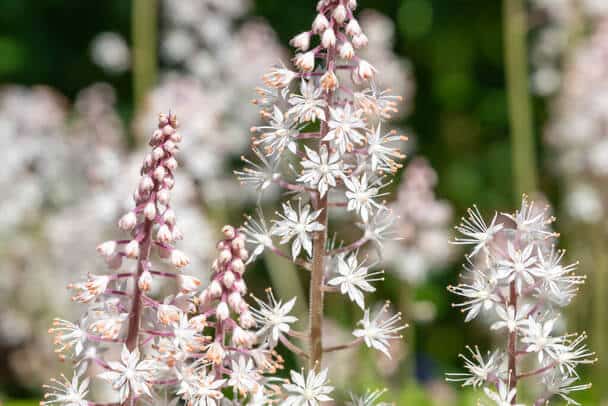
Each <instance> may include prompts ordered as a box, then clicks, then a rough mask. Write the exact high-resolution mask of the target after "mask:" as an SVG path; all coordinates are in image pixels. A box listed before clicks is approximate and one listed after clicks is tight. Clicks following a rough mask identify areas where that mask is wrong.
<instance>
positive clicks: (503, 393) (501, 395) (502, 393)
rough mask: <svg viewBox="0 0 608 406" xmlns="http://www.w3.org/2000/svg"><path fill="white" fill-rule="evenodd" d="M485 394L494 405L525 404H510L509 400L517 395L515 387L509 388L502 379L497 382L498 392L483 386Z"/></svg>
mask: <svg viewBox="0 0 608 406" xmlns="http://www.w3.org/2000/svg"><path fill="white" fill-rule="evenodd" d="M483 391H484V392H485V393H486V396H487V397H488V398H489V399H490V400H492V401H493V402H494V405H495V406H525V405H524V404H523V403H517V404H512V403H511V402H512V401H513V399H514V398H515V396H516V395H517V389H516V388H513V389H511V390H509V387H508V386H507V384H505V383H504V382H503V381H502V380H501V381H499V382H498V392H494V391H493V390H491V389H488V388H483Z"/></svg>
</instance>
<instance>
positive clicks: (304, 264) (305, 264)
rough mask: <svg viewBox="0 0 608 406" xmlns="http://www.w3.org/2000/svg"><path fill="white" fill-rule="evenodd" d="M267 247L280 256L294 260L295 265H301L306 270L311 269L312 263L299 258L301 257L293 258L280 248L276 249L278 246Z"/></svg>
mask: <svg viewBox="0 0 608 406" xmlns="http://www.w3.org/2000/svg"><path fill="white" fill-rule="evenodd" d="M268 249H269V250H270V251H271V252H272V253H274V254H275V255H278V256H280V257H283V258H287V259H289V260H290V261H293V262H294V263H295V264H296V265H298V266H300V267H302V268H304V269H306V270H307V271H311V270H312V264H310V263H309V262H306V261H304V260H303V259H301V258H296V259H293V258H291V257H290V256H289V255H287V254H286V253H284V252H283V251H281V250H280V249H278V248H277V247H275V246H272V247H268Z"/></svg>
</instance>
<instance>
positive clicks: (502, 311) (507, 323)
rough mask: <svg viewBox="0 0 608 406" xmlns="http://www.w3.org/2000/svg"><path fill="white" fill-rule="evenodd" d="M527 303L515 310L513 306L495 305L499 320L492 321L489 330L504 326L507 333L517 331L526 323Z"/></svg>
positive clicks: (528, 308) (528, 307) (528, 309)
mask: <svg viewBox="0 0 608 406" xmlns="http://www.w3.org/2000/svg"><path fill="white" fill-rule="evenodd" d="M529 311H530V306H529V305H524V306H522V307H521V308H520V309H518V310H515V307H513V306H508V307H506V308H505V306H496V314H498V317H499V318H500V320H498V321H496V322H494V323H492V325H491V326H490V330H500V329H503V328H506V329H507V331H508V332H509V333H513V332H516V331H519V330H520V329H521V327H522V326H525V325H527V324H528V319H527V317H528V312H529Z"/></svg>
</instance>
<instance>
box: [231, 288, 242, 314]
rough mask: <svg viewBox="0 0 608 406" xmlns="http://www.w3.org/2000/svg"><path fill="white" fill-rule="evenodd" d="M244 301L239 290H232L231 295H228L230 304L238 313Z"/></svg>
mask: <svg viewBox="0 0 608 406" xmlns="http://www.w3.org/2000/svg"><path fill="white" fill-rule="evenodd" d="M242 301H243V298H242V297H241V294H240V293H239V292H232V293H231V294H230V295H228V304H230V307H231V308H232V310H234V311H235V312H237V313H240V310H241V302H242Z"/></svg>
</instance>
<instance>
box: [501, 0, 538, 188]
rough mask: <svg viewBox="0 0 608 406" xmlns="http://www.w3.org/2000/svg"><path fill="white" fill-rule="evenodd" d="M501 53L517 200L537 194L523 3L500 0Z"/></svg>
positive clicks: (512, 0)
mask: <svg viewBox="0 0 608 406" xmlns="http://www.w3.org/2000/svg"><path fill="white" fill-rule="evenodd" d="M503 20H504V21H503V28H504V42H505V44H504V52H505V63H506V79H507V88H508V101H509V115H510V126H511V159H512V164H513V178H514V189H515V193H516V194H517V196H516V198H517V200H519V199H520V197H521V195H522V194H523V193H529V194H534V193H536V192H537V191H538V174H537V171H536V168H537V166H536V154H535V142H534V130H533V124H532V105H531V101H530V95H529V88H528V62H527V61H528V58H527V47H526V34H527V31H528V29H527V21H526V8H525V4H524V0H503Z"/></svg>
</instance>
